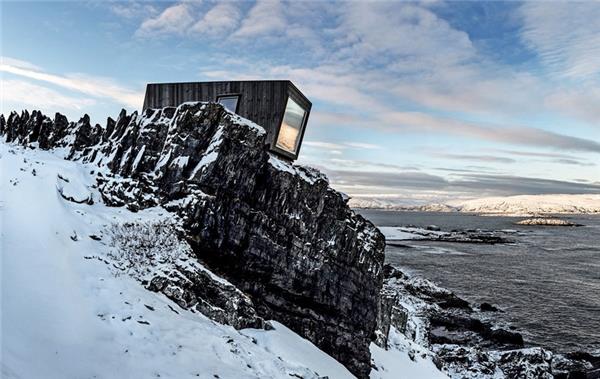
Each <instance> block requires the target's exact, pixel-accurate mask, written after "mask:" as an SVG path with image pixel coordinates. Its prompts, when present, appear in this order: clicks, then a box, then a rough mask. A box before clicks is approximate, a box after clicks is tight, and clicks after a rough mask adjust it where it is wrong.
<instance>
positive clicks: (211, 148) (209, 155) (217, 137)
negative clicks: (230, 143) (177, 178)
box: [189, 126, 223, 179]
mask: <svg viewBox="0 0 600 379" xmlns="http://www.w3.org/2000/svg"><path fill="white" fill-rule="evenodd" d="M222 142H223V127H222V126H219V128H218V129H217V131H216V132H215V134H214V135H213V137H212V139H211V140H210V143H209V144H208V147H207V148H206V151H205V152H204V155H203V156H202V158H201V159H200V161H199V162H198V164H196V167H194V170H193V171H192V173H191V174H190V177H189V179H193V178H194V177H195V176H196V174H198V172H201V171H202V170H204V168H205V167H207V166H208V165H209V164H211V163H213V162H214V161H215V160H216V159H217V157H218V156H219V146H221V143H222Z"/></svg>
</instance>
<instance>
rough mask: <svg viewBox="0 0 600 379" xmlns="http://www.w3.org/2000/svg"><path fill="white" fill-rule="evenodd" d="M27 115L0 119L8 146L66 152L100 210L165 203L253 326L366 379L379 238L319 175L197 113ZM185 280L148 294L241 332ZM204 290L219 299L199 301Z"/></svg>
mask: <svg viewBox="0 0 600 379" xmlns="http://www.w3.org/2000/svg"><path fill="white" fill-rule="evenodd" d="M22 116H23V117H20V116H18V115H17V114H16V113H13V114H11V116H10V117H9V119H8V120H7V122H6V126H5V127H4V134H5V136H6V139H7V141H9V142H10V141H16V142H19V143H22V144H30V143H35V142H41V141H42V140H43V141H44V142H43V145H44V146H42V144H41V143H40V147H41V148H53V147H69V148H70V149H69V154H68V157H69V158H70V159H76V160H81V161H82V162H85V163H90V164H92V165H96V166H97V167H98V169H99V171H103V172H104V174H102V176H100V175H99V176H98V180H97V188H98V190H99V191H100V193H101V196H102V199H103V201H104V202H105V203H106V204H108V205H114V206H127V207H128V208H130V209H132V210H136V209H143V208H147V207H152V206H155V205H157V204H160V205H162V206H163V207H164V208H165V209H167V210H169V211H170V212H172V213H174V214H176V215H177V216H178V217H179V219H180V220H181V222H180V223H181V227H182V230H183V234H184V237H185V239H186V240H187V241H188V242H189V244H190V245H191V246H192V248H193V252H194V255H195V258H196V259H198V260H199V262H201V263H202V264H204V265H205V266H206V267H207V268H208V269H210V270H211V271H213V272H215V273H217V274H219V275H220V276H222V277H224V278H226V279H227V280H228V281H229V282H230V283H231V284H233V285H234V286H235V287H237V289H239V290H240V291H241V292H242V293H244V294H247V296H248V298H249V299H250V301H251V303H252V306H251V308H252V309H254V310H255V311H256V314H257V316H258V317H260V318H264V319H275V320H277V321H280V322H282V323H283V324H285V325H286V326H288V327H289V328H290V329H292V330H294V331H295V332H297V333H298V334H300V335H302V336H304V337H306V338H307V339H309V340H311V341H312V342H313V343H314V344H315V345H317V346H318V347H319V348H321V349H322V350H323V351H325V352H327V353H328V354H330V355H331V356H333V357H334V358H336V359H337V360H338V361H340V362H341V363H343V364H344V365H345V366H346V367H348V369H349V370H350V371H352V372H353V373H354V374H355V375H357V376H358V377H359V378H367V377H368V375H369V372H370V369H371V367H370V351H369V344H370V342H371V340H372V339H373V337H374V334H375V328H376V325H377V307H378V304H379V300H380V289H381V286H382V281H383V270H382V266H383V259H384V254H383V251H384V247H385V241H384V237H383V235H382V234H381V233H380V232H379V231H378V229H377V228H375V227H374V226H373V224H371V223H370V222H369V221H367V220H365V219H364V218H363V217H361V216H360V215H357V214H355V213H354V212H353V211H352V210H351V209H350V208H349V207H348V206H347V198H346V197H344V196H343V195H342V194H340V193H338V192H336V191H334V190H333V189H331V188H330V187H329V184H328V182H327V180H326V178H325V177H324V176H323V175H322V174H320V173H319V172H318V171H316V170H313V169H310V168H306V167H302V166H296V165H293V164H291V163H288V162H285V161H283V160H281V159H279V158H277V157H276V156H273V155H271V154H270V153H269V152H268V149H267V147H266V146H265V143H266V140H265V132H264V130H263V129H262V128H261V127H260V126H258V125H256V124H253V123H251V122H249V121H247V120H244V119H241V118H240V117H239V116H237V115H235V114H232V113H229V112H227V111H225V110H224V108H223V107H222V106H220V105H218V104H202V103H187V104H183V105H181V106H180V107H178V108H164V109H158V110H148V111H146V112H144V114H142V115H138V114H137V113H133V114H132V115H130V116H128V115H127V114H126V113H125V112H124V111H122V112H121V114H120V115H119V117H118V118H117V120H116V121H112V120H111V119H109V120H108V121H107V125H106V127H105V128H102V127H99V126H91V124H90V120H89V117H86V116H84V117H83V118H82V119H81V120H80V121H79V122H77V123H68V124H66V123H65V122H64V119H63V118H62V117H59V116H58V115H57V117H55V121H54V122H52V120H50V119H48V118H45V117H44V116H43V115H41V113H39V112H36V121H35V122H30V119H31V117H30V116H29V115H28V114H23V115H22ZM39 120H42V121H39ZM36 125H40V128H39V133H37V134H36V133H32V131H33V130H36V128H37V126H36ZM41 125H44V127H42V126H41ZM107 171H109V173H108V174H107V173H106V172H107ZM183 276H184V277H186V278H187V279H188V280H190V278H191V280H190V281H189V283H188V281H186V280H182V281H177V282H172V281H170V280H171V279H168V277H169V276H168V275H167V279H165V278H164V277H161V278H158V279H152V278H149V279H148V280H149V281H148V283H149V286H150V287H149V288H151V289H153V290H157V291H161V292H163V293H166V294H168V293H169V291H168V289H169V288H172V287H179V288H180V289H181V290H182V291H179V290H177V291H174V292H172V293H170V295H169V294H168V295H167V296H170V297H172V298H173V299H178V301H179V302H181V304H184V305H185V306H189V304H192V303H193V302H194V297H193V296H192V294H195V295H196V300H197V303H196V309H198V310H199V311H202V312H205V313H207V314H208V315H209V316H211V317H214V318H215V319H217V320H221V321H222V320H226V321H227V322H228V323H231V324H232V325H236V324H235V322H234V320H230V319H229V320H227V318H228V317H229V316H227V315H221V316H220V315H219V314H216V313H211V311H210V309H209V308H210V307H209V306H204V305H202V304H203V303H202V301H200V299H203V300H205V301H207V302H208V303H210V305H215V306H217V307H218V308H220V309H223V310H225V311H226V310H227V308H228V306H227V304H222V303H219V302H218V301H217V299H218V298H220V297H227V296H229V295H228V292H227V291H228V290H226V289H225V288H220V287H219V286H217V285H215V283H209V282H207V281H206V276H204V275H201V274H198V273H197V272H196V273H194V272H188V273H187V274H185V275H183ZM182 283H188V284H186V285H185V286H184V285H183V284H182ZM205 285H207V286H208V288H213V289H215V291H216V292H215V293H214V296H212V294H207V293H201V291H200V288H201V287H203V286H205ZM209 295H210V296H209ZM207 299H208V300H207ZM239 304H241V303H239ZM198 305H199V306H198ZM248 312H250V311H249V310H248ZM217 313H219V312H217ZM226 313H227V312H226ZM390 319H392V318H390ZM237 326H242V324H237ZM406 329H409V328H408V327H407V328H406Z"/></svg>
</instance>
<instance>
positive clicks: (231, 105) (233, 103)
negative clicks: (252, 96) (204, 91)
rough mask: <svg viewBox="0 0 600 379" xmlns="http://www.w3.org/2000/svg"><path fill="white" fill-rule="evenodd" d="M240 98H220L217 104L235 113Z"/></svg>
mask: <svg viewBox="0 0 600 379" xmlns="http://www.w3.org/2000/svg"><path fill="white" fill-rule="evenodd" d="M238 98H239V96H237V95H235V96H219V97H218V98H217V103H219V104H221V105H222V106H223V107H225V109H227V110H228V111H231V112H233V113H235V112H236V111H237V103H238Z"/></svg>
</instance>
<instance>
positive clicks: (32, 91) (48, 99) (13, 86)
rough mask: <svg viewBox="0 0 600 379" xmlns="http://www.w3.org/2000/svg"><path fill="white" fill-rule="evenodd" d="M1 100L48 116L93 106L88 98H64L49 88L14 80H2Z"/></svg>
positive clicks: (4, 110)
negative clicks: (42, 112) (40, 111)
mask: <svg viewBox="0 0 600 379" xmlns="http://www.w3.org/2000/svg"><path fill="white" fill-rule="evenodd" d="M2 98H3V102H10V103H12V104H23V105H24V106H29V107H31V108H32V109H41V110H43V111H46V112H48V113H49V114H52V113H51V112H56V111H57V110H60V109H65V108H66V109H75V110H82V109H85V108H86V107H89V106H91V105H93V104H95V101H94V100H93V99H90V98H84V97H81V96H66V95H64V94H62V93H60V92H57V91H55V90H52V89H50V88H47V87H43V86H39V85H37V84H34V83H30V82H27V81H24V80H15V79H7V80H2ZM3 105H4V104H3ZM9 111H11V110H9V109H2V112H9Z"/></svg>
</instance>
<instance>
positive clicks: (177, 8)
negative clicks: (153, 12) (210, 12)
mask: <svg viewBox="0 0 600 379" xmlns="http://www.w3.org/2000/svg"><path fill="white" fill-rule="evenodd" d="M193 22H194V18H193V16H192V12H191V9H190V5H189V4H187V3H180V4H176V5H173V6H170V7H168V8H166V9H165V10H164V11H163V12H162V13H161V14H159V15H158V16H156V17H151V18H148V19H146V20H145V21H144V22H142V24H141V26H140V27H139V29H138V30H137V31H136V35H138V36H141V37H146V36H153V35H163V34H183V33H185V32H187V30H188V28H189V27H190V26H191V25H192V23H193Z"/></svg>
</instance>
